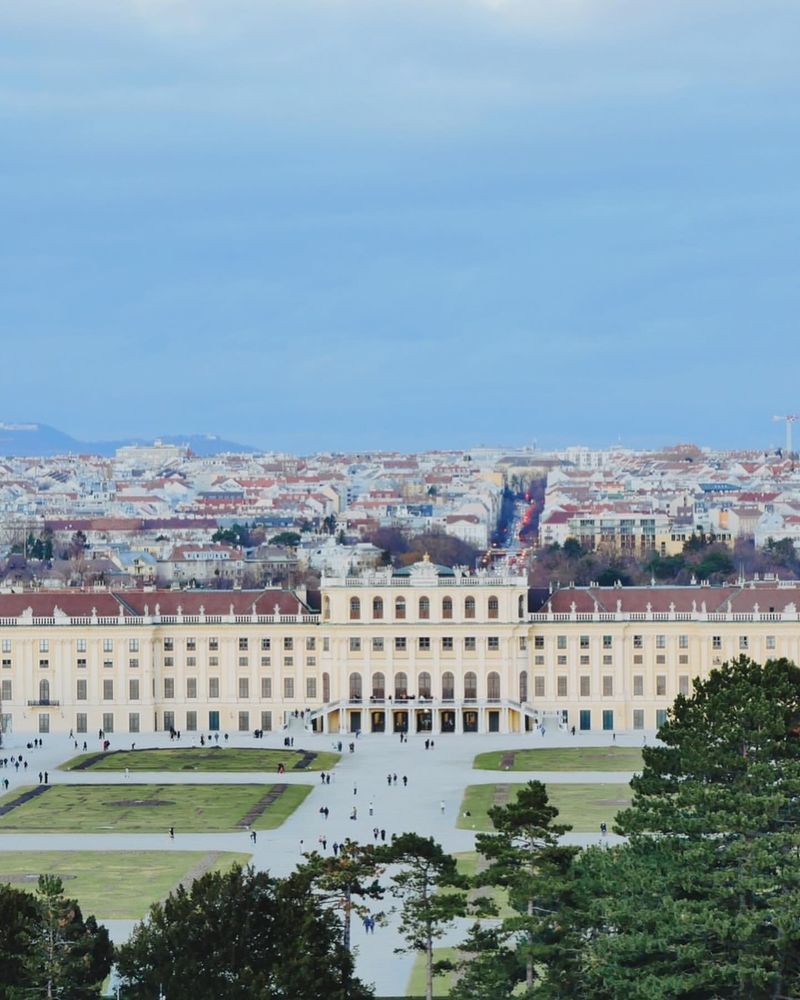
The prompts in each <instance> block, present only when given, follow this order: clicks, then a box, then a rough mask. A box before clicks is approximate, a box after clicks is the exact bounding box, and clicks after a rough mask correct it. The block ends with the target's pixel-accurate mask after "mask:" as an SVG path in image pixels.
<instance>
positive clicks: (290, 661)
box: [283, 656, 294, 667]
mask: <svg viewBox="0 0 800 1000" xmlns="http://www.w3.org/2000/svg"><path fill="white" fill-rule="evenodd" d="M283 665H284V667H293V666H294V657H293V656H284V658H283Z"/></svg>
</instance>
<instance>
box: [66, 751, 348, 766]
mask: <svg viewBox="0 0 800 1000" xmlns="http://www.w3.org/2000/svg"><path fill="white" fill-rule="evenodd" d="M304 756H305V754H303V752H302V751H298V750H262V749H260V748H258V747H253V748H250V749H247V748H241V747H235V748H234V747H224V748H223V747H176V748H175V749H172V748H167V749H163V750H120V751H118V752H116V753H113V752H109V753H106V754H103V755H102V756H99V757H98V755H97V754H96V753H83V754H81V755H80V756H78V757H73V758H72V759H71V760H68V761H67V762H66V763H65V764H63V765H62V767H61V770H63V771H75V770H91V771H124V770H125V768H126V767H127V768H129V769H130V770H131V771H277V770H278V764H283V766H284V767H285V768H286V770H287V771H292V770H293V769H294V767H295V764H297V763H298V762H299V761H301V760H302V759H303V757H304ZM93 757H97V760H96V761H94V763H92V764H91V765H89V767H88V768H81V767H80V765H81V763H82V762H83V761H85V760H91V759H92V758H93ZM339 760H341V756H340V755H339V754H338V753H329V752H327V751H323V752H322V753H318V754H316V755H315V756H314V759H313V760H312V761H309V763H308V767H307V768H303V770H308V771H329V770H330V769H331V768H332V767H334V766H335V765H336V764H337V763H338V762H339Z"/></svg>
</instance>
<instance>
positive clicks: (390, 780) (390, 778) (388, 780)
mask: <svg viewBox="0 0 800 1000" xmlns="http://www.w3.org/2000/svg"><path fill="white" fill-rule="evenodd" d="M391 783H392V776H391V774H387V775H386V784H387V785H391Z"/></svg>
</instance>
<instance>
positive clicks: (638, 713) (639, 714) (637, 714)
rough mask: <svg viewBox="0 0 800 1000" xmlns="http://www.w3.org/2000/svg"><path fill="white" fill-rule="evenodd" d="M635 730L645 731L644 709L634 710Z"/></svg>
mask: <svg viewBox="0 0 800 1000" xmlns="http://www.w3.org/2000/svg"><path fill="white" fill-rule="evenodd" d="M633 728H634V729H644V709H643V708H634V710H633Z"/></svg>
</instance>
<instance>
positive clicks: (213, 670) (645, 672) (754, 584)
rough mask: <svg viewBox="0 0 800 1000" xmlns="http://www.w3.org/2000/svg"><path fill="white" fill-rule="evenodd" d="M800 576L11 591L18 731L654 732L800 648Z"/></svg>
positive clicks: (440, 574)
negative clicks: (569, 583)
mask: <svg viewBox="0 0 800 1000" xmlns="http://www.w3.org/2000/svg"><path fill="white" fill-rule="evenodd" d="M798 597H800V584H797V583H795V582H794V581H776V580H771V579H767V580H754V581H748V582H744V581H739V582H738V583H737V584H730V585H725V586H720V587H710V586H707V585H693V586H685V587H673V586H664V587H661V586H651V587H620V586H618V587H599V586H598V587H595V586H589V587H578V588H573V587H569V588H564V589H560V590H556V591H554V592H552V593H547V591H544V592H542V591H532V590H529V588H528V586H527V581H526V578H525V577H516V576H501V575H494V574H491V573H479V574H477V575H470V574H468V573H466V572H462V571H460V570H458V569H456V570H452V569H449V568H447V567H443V566H437V565H435V564H433V563H431V562H429V561H427V560H425V561H422V562H419V563H416V564H414V565H413V566H410V567H408V568H406V569H403V570H394V571H393V570H391V569H387V570H384V571H375V572H372V573H369V574H364V575H361V576H356V577H347V578H324V579H323V582H322V588H321V591H319V592H310V593H306V592H304V591H302V590H298V591H288V590H259V591H237V590H233V591H230V590H229V591H198V590H193V591H175V590H135V591H134V590H121V591H108V590H103V591H90V592H87V591H64V590H58V591H26V592H23V593H8V594H0V647H1V654H2V655H1V656H0V661H1V662H0V697H1V699H2V706H1V707H0V714H1V715H2V721H3V728H4V730H5V731H6V732H11V731H14V732H31V733H54V732H59V733H61V732H63V733H66V732H68V731H69V730H70V729H71V730H73V732H74V733H75V734H76V736H77V735H78V734H81V733H92V732H95V731H97V730H99V729H102V730H104V732H105V733H106V734H113V733H121V732H127V733H145V732H153V731H163V730H169V729H170V728H174V729H177V730H181V731H183V732H214V731H224V732H231V733H234V732H242V733H244V732H248V731H252V730H255V729H263V730H265V731H270V730H273V729H279V728H281V727H282V726H283V725H284V723H285V721H286V719H287V718H288V716H289V715H293V714H294V713H299V712H303V713H306V714H305V719H306V721H307V722H309V721H310V724H311V725H312V726H313V728H314V729H315V730H316V731H318V732H320V731H325V732H330V733H344V732H354V731H357V730H362V731H364V732H400V731H408V732H425V733H432V734H436V735H439V734H446V733H452V732H456V733H461V732H475V733H483V732H519V731H524V730H528V729H531V728H533V727H534V726H535V725H536V724H537V723H544V724H545V725H554V724H555V723H558V724H561V725H564V726H568V727H570V728H571V727H572V726H575V728H576V730H578V731H589V732H598V731H607V732H609V733H610V732H623V731H631V730H642V731H645V732H647V731H651V732H652V731H653V730H655V729H656V728H657V727H658V726H659V725H660V724H661V722H662V721H663V719H664V718H665V714H666V711H667V709H668V708H669V706H670V705H671V704H672V702H673V700H674V699H675V697H676V695H678V694H679V693H685V694H688V693H690V691H691V685H692V680H693V678H694V677H696V676H698V675H699V676H701V677H704V676H706V675H707V674H708V672H709V671H710V670H711V669H713V668H714V667H715V666H718V665H719V664H721V663H722V662H724V661H725V660H728V659H731V658H733V657H736V656H738V655H739V654H741V653H745V654H747V655H749V656H751V657H752V658H753V659H755V660H758V661H760V662H763V661H764V660H767V659H770V658H776V657H781V656H786V657H788V658H789V659H791V660H793V661H794V662H799V661H800V614H799V613H798Z"/></svg>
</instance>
